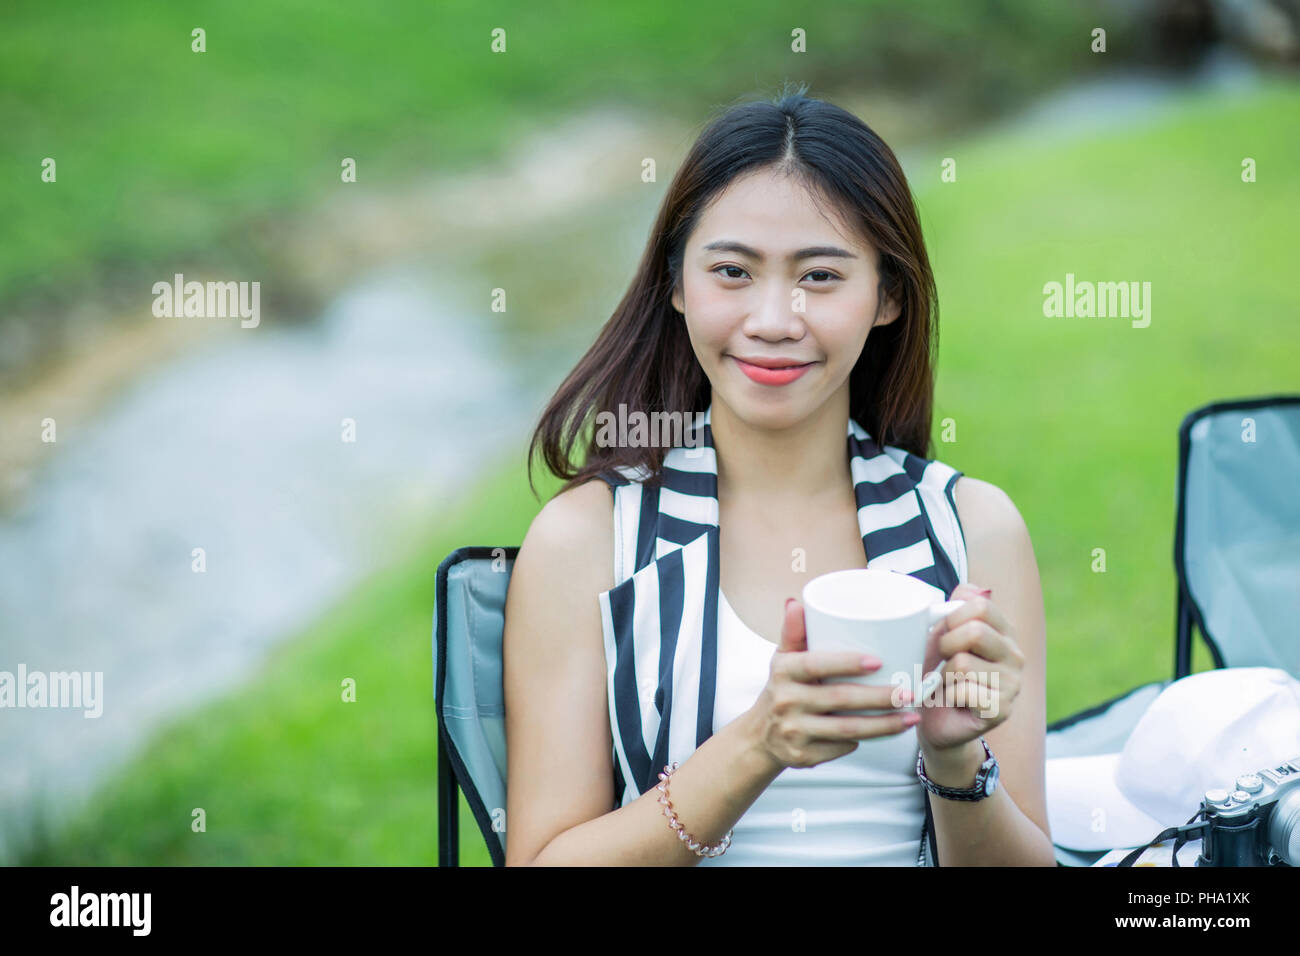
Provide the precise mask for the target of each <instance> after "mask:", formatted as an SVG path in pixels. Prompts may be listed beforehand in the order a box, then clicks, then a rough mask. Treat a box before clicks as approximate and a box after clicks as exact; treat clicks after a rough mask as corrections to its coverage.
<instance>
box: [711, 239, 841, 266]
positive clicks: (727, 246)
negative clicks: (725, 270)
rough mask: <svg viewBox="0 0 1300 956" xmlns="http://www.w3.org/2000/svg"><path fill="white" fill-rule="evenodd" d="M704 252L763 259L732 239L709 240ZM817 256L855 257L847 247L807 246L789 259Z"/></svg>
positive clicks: (750, 248) (760, 260)
mask: <svg viewBox="0 0 1300 956" xmlns="http://www.w3.org/2000/svg"><path fill="white" fill-rule="evenodd" d="M704 251H705V252H712V251H717V252H738V253H740V254H741V255H742V256H749V258H751V259H755V260H757V261H759V262H762V261H763V260H764V258H765V257H764V256H763V254H762V253H761V252H759V251H758V250H757V249H755V248H754V247H752V246H747V245H745V244H744V243H743V242H736V241H735V240H734V239H719V240H718V241H717V242H710V243H709V244H708V245H707V246H705V247H704ZM817 256H834V257H837V258H840V259H856V258H857V255H855V254H854V253H852V252H849V251H848V250H847V249H841V248H840V247H839V246H809V247H808V248H807V249H799V250H796V251H795V252H792V253H790V255H789V256H788V259H789V261H791V262H798V261H799V260H800V259H813V258H816V257H817Z"/></svg>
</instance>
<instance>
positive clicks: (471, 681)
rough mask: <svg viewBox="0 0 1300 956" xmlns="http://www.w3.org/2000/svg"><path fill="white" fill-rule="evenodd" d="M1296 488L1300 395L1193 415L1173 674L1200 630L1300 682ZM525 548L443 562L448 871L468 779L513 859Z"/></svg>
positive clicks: (1068, 731) (1080, 751)
mask: <svg viewBox="0 0 1300 956" xmlns="http://www.w3.org/2000/svg"><path fill="white" fill-rule="evenodd" d="M1297 491H1300V395H1293V396H1275V397H1271V398H1259V399H1250V400H1242V401H1231V402H1219V403H1215V404H1212V405H1207V406H1205V407H1203V408H1199V409H1196V410H1195V411H1193V412H1191V413H1190V414H1188V415H1187V417H1186V418H1185V419H1184V420H1183V423H1182V427H1181V428H1180V429H1179V455H1178V476H1177V500H1178V516H1177V522H1176V526H1175V532H1174V566H1175V568H1176V569H1177V572H1178V596H1177V616H1176V621H1177V624H1176V628H1175V641H1174V679H1177V678H1180V677H1185V676H1187V675H1188V674H1189V673H1191V658H1192V654H1191V650H1192V630H1193V628H1195V629H1196V630H1198V631H1199V632H1200V634H1201V636H1202V638H1203V639H1204V641H1205V643H1206V645H1207V646H1208V647H1209V650H1210V654H1211V656H1212V658H1213V660H1214V665H1215V666H1216V667H1280V668H1283V669H1284V670H1287V671H1289V672H1290V673H1292V674H1296V675H1297V676H1300V639H1297V637H1296V635H1297V624H1296V622H1297V621H1300V496H1298V495H1297ZM518 551H519V549H518V548H515V547H498V548H492V547H467V548H458V549H456V550H455V551H453V552H452V553H451V554H449V555H448V556H447V557H446V558H445V559H444V560H443V562H442V564H441V565H439V567H438V580H437V605H436V610H435V628H434V643H433V654H434V661H435V667H434V689H433V692H434V699H435V702H436V710H437V714H438V862H439V865H440V866H456V865H458V861H459V829H458V823H459V816H458V810H459V801H458V799H457V789H458V787H459V788H461V789H463V790H464V792H465V798H466V802H467V803H468V804H469V807H470V811H471V812H472V813H473V815H474V820H475V822H476V823H477V824H478V827H479V830H480V831H481V832H482V834H483V837H484V839H485V841H486V842H487V847H488V852H489V854H490V855H491V858H492V863H493V865H495V866H504V865H505V845H506V829H505V805H506V748H505V707H504V694H503V689H502V667H501V644H502V635H503V631H504V628H505V599H506V587H507V585H508V584H509V580H510V571H511V569H512V568H513V566H514V560H515V556H516V555H517V554H518ZM1266 612H1267V613H1266ZM1168 683H1169V681H1167V680H1164V681H1153V682H1150V683H1146V684H1142V685H1140V686H1138V687H1135V688H1133V689H1132V690H1130V691H1127V692H1126V693H1123V694H1120V695H1119V696H1117V697H1114V698H1111V699H1110V700H1107V701H1105V702H1103V703H1101V704H1098V705H1096V706H1094V707H1090V708H1088V709H1086V710H1083V711H1081V712H1079V713H1076V714H1073V715H1071V716H1069V717H1064V718H1062V719H1060V720H1057V721H1055V722H1054V723H1052V724H1051V725H1049V726H1048V728H1047V745H1046V746H1047V749H1046V755H1047V757H1048V759H1051V758H1054V757H1065V756H1083V755H1088V754H1100V753H1113V752H1116V751H1118V750H1120V749H1122V748H1123V746H1124V742H1125V741H1126V740H1127V739H1128V735H1129V733H1130V731H1131V730H1132V729H1133V727H1134V725H1136V723H1137V721H1138V719H1139V718H1140V717H1141V716H1142V713H1143V712H1144V711H1145V710H1146V708H1147V705H1149V704H1150V703H1151V701H1152V700H1154V699H1155V697H1156V695H1157V694H1159V693H1160V691H1161V690H1162V689H1163V688H1164V687H1165V686H1166V685H1167V684H1168ZM1153 836H1154V834H1153ZM1103 852H1104V851H1096V852H1080V851H1076V850H1072V849H1070V848H1068V847H1059V846H1058V847H1057V860H1058V862H1060V863H1061V864H1063V865H1067V866H1086V865H1089V864H1091V863H1092V862H1094V861H1095V860H1096V859H1097V858H1099V857H1100V856H1101V855H1102V853H1103Z"/></svg>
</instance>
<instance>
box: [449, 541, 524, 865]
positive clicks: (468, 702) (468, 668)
mask: <svg viewBox="0 0 1300 956" xmlns="http://www.w3.org/2000/svg"><path fill="white" fill-rule="evenodd" d="M518 554H519V549H518V548H517V547H500V548H490V547H468V548H457V549H456V550H455V551H453V552H452V553H451V554H449V555H447V557H446V558H444V559H443V561H442V564H440V565H438V581H437V589H436V592H435V600H436V604H435V607H434V632H433V659H434V670H433V698H434V705H435V709H436V710H437V712H438V865H439V866H459V865H460V827H459V823H460V818H459V810H460V805H459V804H460V801H459V800H457V798H456V793H457V788H458V786H459V787H460V788H463V789H464V791H465V800H466V802H467V803H468V804H469V808H470V811H471V812H472V813H473V814H474V820H475V822H476V823H477V824H478V828H479V831H480V832H481V833H482V834H483V839H484V840H485V841H486V842H487V848H488V853H489V854H490V856H491V857H492V865H493V866H505V864H506V830H505V806H506V709H505V689H504V687H503V683H504V681H503V677H504V675H503V673H502V666H501V664H502V657H501V644H502V638H503V636H504V633H505V609H506V587H507V585H508V584H509V583H510V571H511V570H512V569H513V568H514V564H515V557H516V555H518Z"/></svg>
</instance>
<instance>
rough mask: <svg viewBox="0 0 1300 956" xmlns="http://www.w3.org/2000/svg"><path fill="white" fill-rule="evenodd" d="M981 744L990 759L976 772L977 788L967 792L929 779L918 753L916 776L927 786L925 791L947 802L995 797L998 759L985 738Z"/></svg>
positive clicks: (981, 739)
mask: <svg viewBox="0 0 1300 956" xmlns="http://www.w3.org/2000/svg"><path fill="white" fill-rule="evenodd" d="M980 743H981V744H983V746H984V756H985V757H986V758H988V759H986V760H985V761H984V762H983V763H982V764H980V768H979V770H976V771H975V786H973V787H968V788H967V789H965V790H958V789H956V788H954V787H945V786H943V785H941V784H937V783H935V782H934V781H933V780H931V779H930V778H929V777H927V776H926V775H925V767H924V765H923V763H922V759H921V754H920V753H917V755H916V775H917V776H918V777H920V778H921V783H922V784H923V785H924V786H925V789H927V790H929V791H930V792H931V793H933V794H935V795H937V796H940V797H943V798H944V799H946V800H983V799H984V798H985V797H991V796H993V791H994V790H996V789H997V788H998V758H997V757H995V756H993V753H992V751H990V750H989V745H988V741H986V740H985V739H984V738H983V737H981V738H980Z"/></svg>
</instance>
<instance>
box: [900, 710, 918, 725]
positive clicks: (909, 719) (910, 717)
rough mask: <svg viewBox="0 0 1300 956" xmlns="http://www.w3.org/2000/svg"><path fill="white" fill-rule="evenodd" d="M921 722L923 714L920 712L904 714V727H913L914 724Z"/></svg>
mask: <svg viewBox="0 0 1300 956" xmlns="http://www.w3.org/2000/svg"><path fill="white" fill-rule="evenodd" d="M920 722H921V715H920V714H915V713H914V714H904V715H903V726H904V727H912V726H914V725H916V724H919V723H920Z"/></svg>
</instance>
